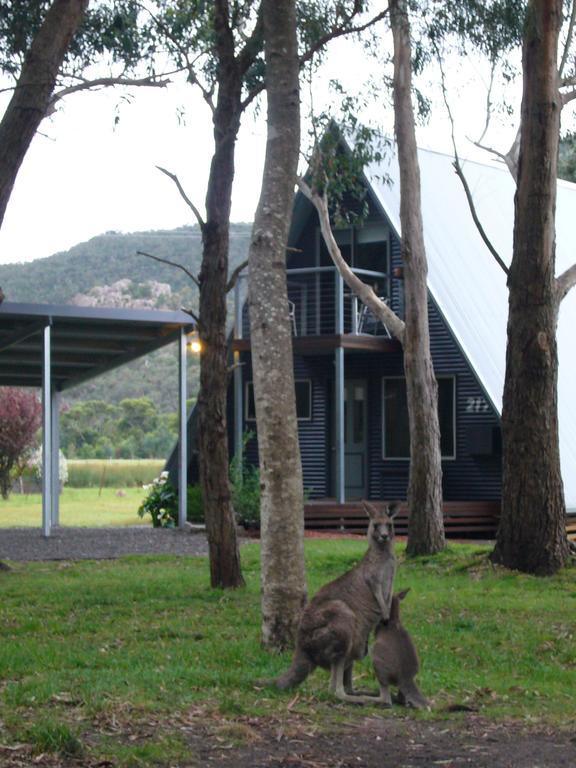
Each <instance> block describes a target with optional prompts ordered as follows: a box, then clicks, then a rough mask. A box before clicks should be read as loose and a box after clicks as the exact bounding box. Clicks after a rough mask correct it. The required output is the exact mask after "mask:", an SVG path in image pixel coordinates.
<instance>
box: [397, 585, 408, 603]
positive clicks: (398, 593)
mask: <svg viewBox="0 0 576 768" xmlns="http://www.w3.org/2000/svg"><path fill="white" fill-rule="evenodd" d="M408 592H410V587H408V589H403V590H402V592H397V593H396V594H395V595H394V597H397V598H398V600H404V598H405V597H406V595H407V594H408Z"/></svg>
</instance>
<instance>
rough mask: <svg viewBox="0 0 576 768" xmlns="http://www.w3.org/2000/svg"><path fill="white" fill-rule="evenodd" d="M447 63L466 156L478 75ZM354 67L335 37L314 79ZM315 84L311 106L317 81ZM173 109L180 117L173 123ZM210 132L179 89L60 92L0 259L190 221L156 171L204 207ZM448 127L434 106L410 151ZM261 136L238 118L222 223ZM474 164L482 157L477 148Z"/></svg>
mask: <svg viewBox="0 0 576 768" xmlns="http://www.w3.org/2000/svg"><path fill="white" fill-rule="evenodd" d="M342 62H345V67H343V66H342ZM456 69H458V70H460V71H459V72H458V81H459V85H458V91H457V92H456V91H454V92H453V109H454V111H455V115H456V119H457V127H458V131H459V144H460V147H459V149H460V151H461V152H462V153H463V154H464V155H465V156H466V155H467V156H471V155H475V156H476V157H478V153H477V152H474V150H473V148H472V146H471V144H470V143H469V142H468V141H466V138H465V137H466V136H467V135H474V136H477V135H478V134H479V132H480V126H481V125H482V122H483V119H484V116H483V115H484V112H483V110H484V100H485V88H484V83H483V75H484V73H483V72H482V68H481V67H479V66H478V65H477V64H474V63H473V62H470V61H468V62H459V63H458V67H452V68H451V70H452V71H451V75H450V76H451V77H454V74H455V70H456ZM365 72H366V61H365V59H363V57H362V55H361V54H360V53H359V52H354V51H353V50H352V49H351V47H350V46H345V45H342V44H340V45H339V46H338V45H337V46H335V48H334V50H333V55H332V57H331V60H330V64H329V67H328V69H327V71H326V73H325V78H327V77H329V76H335V75H339V76H342V75H343V76H344V79H345V80H347V81H348V83H350V84H357V83H359V82H362V80H363V79H364V75H365ZM424 87H425V85H424ZM314 90H315V97H314V98H315V101H316V102H317V104H316V107H317V108H318V107H319V106H321V105H320V104H319V102H320V98H321V97H320V94H321V92H322V86H321V85H319V87H318V88H316V87H315V89H314ZM303 98H304V99H305V98H306V94H305V93H303ZM1 99H3V100H1ZM7 100H8V96H7V95H5V94H2V95H1V96H0V111H2V110H3V108H4V106H5V104H6V103H7ZM182 107H184V108H185V117H184V122H179V120H178V114H179V111H180V109H181V108H182ZM370 113H371V114H370V116H371V118H372V120H374V118H376V119H377V120H378V122H380V123H381V124H382V125H383V127H384V128H385V130H387V131H389V132H391V131H392V129H393V122H392V114H391V109H390V108H389V107H388V106H387V105H386V104H383V105H381V106H379V107H373V108H372V109H371V110H370ZM116 116H118V117H119V120H118V123H117V124H115V117H116ZM360 116H362V115H360ZM367 117H368V115H367ZM211 130H212V126H211V120H210V114H209V111H208V109H207V107H206V106H205V104H204V102H203V101H202V99H200V98H199V97H198V96H197V95H196V94H195V91H194V89H193V88H192V87H191V86H190V85H187V84H180V85H178V84H175V85H172V86H168V87H167V88H164V89H159V88H155V89H149V88H137V89H132V91H131V92H130V102H128V101H124V99H123V97H122V91H120V90H112V89H107V90H104V91H100V92H98V93H80V94H76V95H73V96H70V97H69V98H68V99H67V100H65V101H63V102H61V105H60V107H59V110H58V112H57V113H56V114H55V115H54V116H53V117H51V118H49V119H47V120H45V121H44V122H43V123H42V125H41V132H42V133H41V134H40V135H37V136H36V137H35V139H34V141H33V143H32V146H31V148H30V150H29V152H28V154H27V155H26V158H25V161H24V163H23V165H22V168H21V171H20V173H19V175H18V178H17V181H16V185H15V188H14V192H13V194H12V197H11V199H10V202H9V205H8V209H7V212H6V216H5V219H4V223H3V225H2V229H1V230H0V263H3V264H6V263H10V262H20V261H28V260H31V259H37V258H43V257H46V256H49V255H51V254H53V253H55V252H57V251H61V250H65V249H67V248H69V247H71V246H72V245H74V244H76V243H79V242H83V241H85V240H88V239H89V238H91V237H93V236H94V235H97V234H100V233H102V232H106V231H110V230H118V231H121V232H131V231H137V230H148V229H163V228H173V227H178V226H181V225H183V224H192V223H194V219H193V216H192V214H191V212H190V211H189V210H188V208H187V207H186V205H185V204H184V202H183V201H182V200H181V198H180V197H179V195H178V193H177V191H176V189H175V187H174V186H173V184H172V183H171V182H170V181H169V180H168V179H167V178H166V177H164V176H162V175H161V174H160V173H159V172H158V171H157V170H156V168H155V166H156V165H161V166H164V167H166V168H167V169H169V170H171V171H173V172H175V173H176V174H177V175H178V176H179V178H180V180H181V181H182V184H183V186H184V187H185V189H186V191H187V193H188V195H189V196H190V198H191V199H192V200H193V201H194V203H195V204H196V205H197V206H198V207H199V208H200V209H201V210H203V203H204V197H205V191H206V180H207V175H208V170H209V163H210V157H211V141H212V134H211ZM514 131H515V122H514V119H506V120H503V119H502V118H501V119H500V121H499V122H498V121H495V132H493V137H495V138H494V141H495V142H496V143H499V148H502V147H504V149H506V148H507V143H509V141H511V137H513V135H514ZM449 134H450V128H449V123H448V122H447V119H446V114H445V110H444V108H443V107H442V106H441V105H438V106H437V108H436V109H435V110H434V116H433V119H432V121H431V122H430V123H429V124H428V125H426V126H421V127H419V129H418V140H419V143H420V145H421V146H426V147H428V148H432V149H438V150H440V151H447V152H450V146H451V145H450V135H449ZM265 139H266V130H265V119H264V111H263V110H262V112H261V115H260V117H258V118H256V117H255V116H254V115H253V114H247V115H245V117H244V120H243V126H242V130H241V135H240V140H239V143H238V151H237V170H236V180H235V185H234V195H233V204H232V220H233V221H251V220H252V218H253V215H254V210H255V207H256V204H257V202H258V195H259V187H260V180H261V173H262V163H263V154H264V149H265ZM482 159H484V160H486V161H488V162H490V158H489V156H487V155H485V154H483V156H482Z"/></svg>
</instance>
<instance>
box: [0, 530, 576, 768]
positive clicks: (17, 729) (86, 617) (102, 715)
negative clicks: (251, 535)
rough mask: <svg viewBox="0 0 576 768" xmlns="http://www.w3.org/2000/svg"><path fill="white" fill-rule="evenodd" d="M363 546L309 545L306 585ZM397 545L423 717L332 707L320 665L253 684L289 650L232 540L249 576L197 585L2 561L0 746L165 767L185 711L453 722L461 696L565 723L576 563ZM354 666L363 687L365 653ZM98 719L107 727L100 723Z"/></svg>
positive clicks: (572, 671) (487, 709)
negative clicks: (549, 564) (533, 571)
mask: <svg viewBox="0 0 576 768" xmlns="http://www.w3.org/2000/svg"><path fill="white" fill-rule="evenodd" d="M364 548H365V545H364V543H363V542H362V541H358V542H356V541H340V540H336V541H335V540H330V541H314V540H312V541H308V542H307V544H306V551H307V566H308V579H309V587H310V592H311V593H313V592H314V591H316V589H317V588H318V587H319V586H320V585H321V584H322V583H324V582H326V581H328V580H330V579H332V578H334V577H335V576H337V575H338V574H340V573H342V572H343V571H344V570H346V569H347V568H348V567H350V566H351V565H352V564H353V563H354V562H355V561H356V560H357V559H358V558H359V557H360V556H361V554H362V553H363V551H364ZM399 550H400V561H401V562H400V567H399V570H398V574H397V579H396V587H397V589H400V588H405V587H411V588H412V591H411V593H410V594H409V596H408V597H407V598H406V600H405V601H404V603H403V616H404V623H405V625H406V626H407V628H408V629H409V630H410V631H411V633H412V635H413V637H414V640H415V643H416V645H417V647H418V649H419V652H420V656H421V661H422V672H421V674H420V684H421V688H422V690H423V691H424V693H425V694H426V695H427V696H428V697H430V698H431V699H432V700H433V703H434V709H433V710H432V712H431V713H406V712H405V711H404V710H399V709H397V708H395V709H394V710H393V712H381V711H378V710H374V711H372V709H370V708H368V709H367V708H360V709H356V708H354V707H350V706H346V705H343V704H335V703H334V702H333V701H332V700H331V698H330V696H329V694H328V690H327V673H325V672H323V671H317V672H315V673H314V674H313V675H312V676H311V677H310V678H309V679H308V680H307V681H306V682H305V683H304V684H303V686H302V687H301V689H300V691H299V694H300V695H299V697H298V699H297V701H296V703H294V694H293V693H282V692H278V691H276V690H267V689H266V690H258V689H257V688H255V687H254V685H253V683H254V681H255V680H257V679H259V678H266V677H271V676H273V675H276V674H277V673H279V672H280V671H281V670H283V669H284V668H285V667H286V665H287V664H288V662H289V654H285V655H283V656H273V655H268V654H266V653H264V651H263V650H262V648H261V646H260V634H259V632H260V613H259V589H260V587H259V578H260V577H259V566H258V555H259V553H258V545H257V544H250V545H247V546H245V547H244V548H243V550H242V555H243V566H244V574H245V577H246V581H247V588H246V589H244V590H238V591H234V592H227V593H224V592H222V591H219V590H212V589H210V588H209V587H208V586H207V581H208V572H207V563H206V560H205V559H203V558H169V557H130V558H123V559H120V560H118V561H101V562H87V561H83V562H77V563H65V564H62V563H60V564H58V563H30V564H21V563H15V564H14V569H13V572H12V573H8V574H0V722H3V723H4V726H5V730H6V734H7V735H6V737H5V738H4V742H6V740H9V741H10V740H11V741H12V742H16V743H20V742H25V743H29V744H30V745H31V748H33V749H36V750H47V749H48V747H47V743H48V744H50V743H52V746H51V747H50V749H51V751H53V752H58V753H63V752H66V751H68V752H70V751H74V750H76V749H81V750H83V751H84V752H86V750H87V751H88V753H89V756H90V757H91V758H94V760H95V761H97V759H100V760H105V759H106V760H111V761H113V762H114V764H115V765H119V766H123V765H126V766H127V765H156V764H160V765H168V764H170V761H172V763H171V764H178V762H179V759H180V758H179V755H180V753H181V752H182V750H183V749H184V747H185V745H183V741H182V733H181V730H182V729H180V725H181V724H182V723H183V722H188V720H187V719H186V718H188V719H189V718H190V717H191V715H190V713H191V712H194V713H196V715H195V716H196V717H198V718H204V719H205V720H206V721H210V722H215V721H216V720H219V721H220V722H226V723H228V724H229V725H234V724H236V725H237V726H238V728H240V727H241V726H242V725H243V724H244V723H245V722H246V718H248V717H250V718H251V717H263V718H272V717H274V718H276V717H284V718H292V717H302V718H305V719H306V722H310V723H311V724H313V725H318V726H319V727H320V728H322V727H324V726H327V725H328V724H330V723H332V724H333V723H334V720H335V719H338V718H340V719H342V720H344V719H346V722H350V721H354V719H355V718H356V719H358V720H360V719H361V718H363V717H365V716H366V714H367V713H371V712H372V713H376V712H378V714H381V715H382V716H384V717H388V716H396V717H397V716H408V717H417V718H438V717H441V718H457V717H461V715H458V714H451V713H450V712H449V708H450V707H451V706H452V705H466V706H467V707H472V708H474V709H477V710H478V711H479V712H480V714H481V715H482V716H484V717H488V718H493V719H499V720H504V719H507V718H516V719H521V720H522V721H524V722H528V723H530V722H533V721H536V722H546V723H552V724H554V725H556V726H563V725H564V726H567V727H568V726H569V725H570V723H572V724H573V722H574V718H576V700H575V698H574V691H575V690H576V650H575V647H576V643H575V635H576V569H574V568H572V569H569V570H566V571H564V572H563V573H561V574H559V575H558V576H556V577H554V578H548V579H536V578H533V577H529V576H525V575H521V574H518V573H511V572H507V571H504V570H502V569H494V568H492V567H491V566H490V565H489V564H488V563H487V560H486V554H487V550H486V549H485V548H481V547H476V546H470V545H454V546H452V547H450V549H449V550H448V551H447V552H446V553H443V554H442V555H439V556H436V557H434V558H420V559H417V560H414V561H411V562H405V561H404V560H403V555H402V548H401V547H399ZM356 677H357V678H358V679H359V683H360V686H361V687H363V688H367V687H368V688H370V687H372V686H373V675H372V671H371V669H370V663H369V660H368V659H367V660H365V661H364V662H363V663H362V664H360V665H358V666H357V669H356ZM198 713H200V714H198ZM151 721H153V722H154V723H155V726H154V732H153V735H151V736H150V737H149V738H147V739H144V740H143V739H138V738H137V735H135V736H134V739H135V740H136V743H132V742H131V740H130V739H131V738H132V737H131V736H130V734H131V733H136V734H138V729H139V728H143V727H144V724H149V723H150V722H151ZM110 722H114V723H116V726H115V728H112V727H104V726H103V725H102V724H103V723H110ZM33 726H35V727H36V729H37V730H36V731H34V730H33ZM311 727H312V726H311ZM31 729H32V730H31ZM184 730H185V729H184ZM50 739H52V742H50Z"/></svg>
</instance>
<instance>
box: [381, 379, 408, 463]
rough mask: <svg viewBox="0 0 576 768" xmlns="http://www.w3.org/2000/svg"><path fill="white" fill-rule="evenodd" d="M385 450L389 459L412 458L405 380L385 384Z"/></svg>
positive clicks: (394, 380)
mask: <svg viewBox="0 0 576 768" xmlns="http://www.w3.org/2000/svg"><path fill="white" fill-rule="evenodd" d="M384 427H385V432H384V450H385V456H387V457H388V458H401V459H403V458H409V457H410V433H409V430H408V406H407V403H406V382H405V381H404V379H386V380H385V382H384Z"/></svg>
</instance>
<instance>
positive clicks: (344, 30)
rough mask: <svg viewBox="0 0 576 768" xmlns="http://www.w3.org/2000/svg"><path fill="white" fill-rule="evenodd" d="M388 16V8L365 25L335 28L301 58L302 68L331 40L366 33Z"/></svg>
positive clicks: (320, 38)
mask: <svg viewBox="0 0 576 768" xmlns="http://www.w3.org/2000/svg"><path fill="white" fill-rule="evenodd" d="M387 15H388V8H386V9H385V10H383V11H381V12H380V13H378V14H376V16H373V17H372V18H371V19H369V20H368V21H367V22H366V23H365V24H359V25H358V26H357V27H341V26H340V27H335V28H334V29H332V30H331V31H330V32H327V33H326V34H325V35H322V37H319V38H318V40H317V41H316V42H315V43H314V45H313V46H311V47H310V48H309V49H308V50H307V51H305V52H304V53H303V54H302V56H300V66H302V65H303V64H305V63H306V62H307V61H310V59H312V58H313V57H314V55H315V54H316V53H318V51H320V50H321V49H322V48H324V46H325V45H326V44H327V43H329V42H330V41H331V40H336V38H338V37H344V36H345V35H353V34H355V33H357V32H364V31H365V30H367V29H368V28H369V27H371V26H373V25H374V24H376V23H378V22H379V21H381V20H382V19H384V18H386V16H387Z"/></svg>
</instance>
